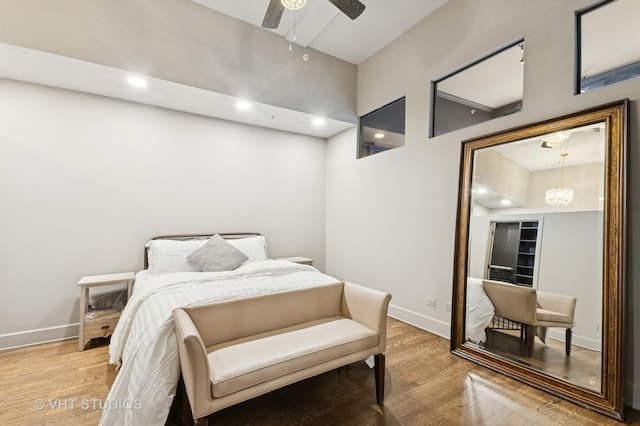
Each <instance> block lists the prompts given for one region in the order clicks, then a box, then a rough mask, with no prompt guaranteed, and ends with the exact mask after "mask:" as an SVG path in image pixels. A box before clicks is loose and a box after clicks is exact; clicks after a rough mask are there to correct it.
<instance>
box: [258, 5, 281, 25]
mask: <svg viewBox="0 0 640 426" xmlns="http://www.w3.org/2000/svg"><path fill="white" fill-rule="evenodd" d="M282 12H284V6H283V5H282V2H281V1H280V0H271V1H270V2H269V7H267V12H266V13H265V14H264V20H263V21H262V28H274V29H275V28H278V25H280V19H281V18H282Z"/></svg>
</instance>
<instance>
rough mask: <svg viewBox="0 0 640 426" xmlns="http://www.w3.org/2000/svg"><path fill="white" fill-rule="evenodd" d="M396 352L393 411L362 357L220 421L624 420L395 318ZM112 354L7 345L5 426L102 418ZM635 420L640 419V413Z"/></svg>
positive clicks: (1, 383) (392, 354) (391, 344)
mask: <svg viewBox="0 0 640 426" xmlns="http://www.w3.org/2000/svg"><path fill="white" fill-rule="evenodd" d="M386 355H387V356H386V360H387V362H386V367H387V369H386V385H387V386H386V392H385V403H384V407H383V408H380V407H379V406H378V405H377V404H376V403H375V385H374V377H373V371H372V370H371V369H369V368H368V367H367V365H366V364H365V363H364V362H359V363H355V364H351V365H349V366H347V367H346V368H344V369H341V370H340V371H330V372H328V373H325V374H322V375H320V376H316V377H314V378H311V379H308V380H305V381H303V382H300V383H297V384H294V385H291V386H287V387H285V388H283V389H279V390H277V391H274V392H271V393H269V394H267V395H264V396H261V397H259V398H255V399H253V400H250V401H247V402H245V403H242V404H238V405H236V406H233V407H230V408H228V409H225V410H223V411H220V412H218V413H215V414H213V415H212V416H211V417H210V421H211V424H215V425H233V426H237V425H249V424H259V425H277V426H282V425H297V424H307V425H350V426H352V425H366V426H369V425H554V424H558V425H560V424H561V425H602V424H608V425H620V424H621V423H619V422H617V421H615V420H612V419H608V418H606V417H604V416H601V415H599V414H597V413H594V412H592V411H589V410H586V409H584V408H581V407H579V406H577V405H575V404H572V403H569V402H567V401H564V400H561V399H559V398H556V397H554V396H552V395H549V394H547V393H544V392H542V391H538V390H537V389H534V388H532V387H529V386H527V385H524V384H521V383H519V382H517V381H515V380H512V379H510V378H508V377H505V376H502V375H500V374H497V373H493V372H491V371H489V370H487V369H485V368H483V367H480V366H477V365H475V364H473V363H471V362H469V361H466V360H463V359H461V358H458V357H456V356H454V355H451V354H450V353H449V341H448V340H446V339H443V338H440V337H437V336H434V335H432V334H429V333H426V332H424V331H421V330H419V329H416V328H414V327H412V326H410V325H407V324H405V323H402V322H400V321H396V320H393V319H390V320H389V328H388V345H387V352H386ZM107 359H108V348H107V346H100V347H96V348H93V349H90V350H86V351H84V352H77V340H68V341H64V342H57V343H49V344H45V345H40V346H34V347H30V348H24V349H17V350H11V351H6V352H0V425H12V426H13V425H95V424H97V422H98V420H99V418H100V413H101V412H100V402H101V401H103V400H104V398H105V397H106V395H107V393H108V390H109V387H110V386H111V383H113V380H114V378H115V376H116V373H115V371H114V368H113V366H108V365H107ZM40 400H41V401H43V402H44V403H45V406H44V408H42V409H36V407H35V406H34V405H35V404H38V403H39V402H37V401H40ZM59 401H62V402H59ZM65 401H66V405H65ZM71 401H74V402H71ZM83 404H84V405H83ZM93 404H95V405H96V407H93V406H92V405H93ZM627 424H634V425H640V412H638V411H629V412H628V414H627ZM136 426H137V425H136Z"/></svg>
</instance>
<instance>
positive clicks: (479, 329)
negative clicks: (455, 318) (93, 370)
mask: <svg viewBox="0 0 640 426" xmlns="http://www.w3.org/2000/svg"><path fill="white" fill-rule="evenodd" d="M494 313H495V309H494V307H493V303H491V300H489V297H488V296H487V293H485V291H484V288H483V285H482V280H481V279H479V278H473V277H467V324H466V334H465V336H466V337H467V340H469V341H471V342H473V343H477V344H480V343H484V342H486V341H487V335H486V332H485V329H486V328H487V327H488V326H489V324H491V322H492V320H493V317H494Z"/></svg>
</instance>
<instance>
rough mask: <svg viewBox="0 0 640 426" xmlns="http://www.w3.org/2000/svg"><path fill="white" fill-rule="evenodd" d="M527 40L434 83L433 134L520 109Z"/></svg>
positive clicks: (431, 134) (439, 133)
mask: <svg viewBox="0 0 640 426" xmlns="http://www.w3.org/2000/svg"><path fill="white" fill-rule="evenodd" d="M524 49H525V44H524V40H519V41H518V42H516V43H515V44H511V45H509V46H507V47H506V48H503V49H500V50H498V51H497V52H494V53H491V54H489V55H488V56H486V57H483V58H481V59H479V60H478V61H475V62H473V63H472V64H470V65H467V66H465V67H462V68H460V69H459V70H456V71H454V72H452V73H450V74H448V75H446V76H445V77H442V78H441V79H438V80H435V81H433V82H432V90H431V93H432V99H431V130H430V132H431V133H430V136H431V137H433V136H438V135H442V134H444V133H448V132H451V131H453V130H458V129H461V128H464V127H468V126H472V125H474V124H477V123H481V122H483V121H487V120H492V119H494V118H498V117H502V116H505V115H509V114H513V113H514V112H519V111H520V110H521V108H522V87H523V81H524V61H525V56H524V53H525V51H524Z"/></svg>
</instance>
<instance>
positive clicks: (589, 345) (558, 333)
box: [548, 328, 602, 352]
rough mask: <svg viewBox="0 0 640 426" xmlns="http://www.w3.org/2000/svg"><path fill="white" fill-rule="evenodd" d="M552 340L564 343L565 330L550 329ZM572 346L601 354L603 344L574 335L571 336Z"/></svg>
mask: <svg viewBox="0 0 640 426" xmlns="http://www.w3.org/2000/svg"><path fill="white" fill-rule="evenodd" d="M548 336H549V338H550V339H553V340H559V341H561V342H564V338H565V331H564V329H552V328H550V329H549V334H548ZM571 344H572V345H576V346H580V347H581V348H585V349H589V350H592V351H596V352H600V351H602V343H601V342H600V341H599V340H593V339H589V338H587V337H582V336H580V335H577V334H575V333H574V334H573V336H571Z"/></svg>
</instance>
